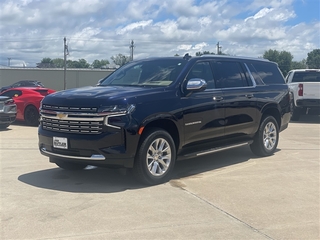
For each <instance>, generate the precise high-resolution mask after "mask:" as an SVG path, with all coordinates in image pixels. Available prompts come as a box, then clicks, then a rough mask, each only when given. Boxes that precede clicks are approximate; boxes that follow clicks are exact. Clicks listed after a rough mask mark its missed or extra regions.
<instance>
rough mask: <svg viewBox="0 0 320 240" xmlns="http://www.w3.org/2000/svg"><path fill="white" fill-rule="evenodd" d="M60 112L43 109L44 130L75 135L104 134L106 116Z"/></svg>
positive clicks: (42, 121)
mask: <svg viewBox="0 0 320 240" xmlns="http://www.w3.org/2000/svg"><path fill="white" fill-rule="evenodd" d="M79 109H81V108H79ZM59 110H60V111H61V110H62V108H59ZM60 111H54V110H52V109H51V110H45V109H43V108H42V109H41V111H40V113H41V118H40V121H41V126H42V128H43V129H44V130H48V131H53V132H64V133H75V134H100V133H102V130H103V125H104V124H103V122H104V116H101V115H98V114H97V113H88V112H81V113H80V112H69V111H68V112H65V111H64V112H60Z"/></svg>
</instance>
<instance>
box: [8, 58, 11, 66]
mask: <svg viewBox="0 0 320 240" xmlns="http://www.w3.org/2000/svg"><path fill="white" fill-rule="evenodd" d="M10 60H11V58H8V67H10Z"/></svg>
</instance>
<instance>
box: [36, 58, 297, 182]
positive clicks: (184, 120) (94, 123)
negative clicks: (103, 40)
mask: <svg viewBox="0 0 320 240" xmlns="http://www.w3.org/2000/svg"><path fill="white" fill-rule="evenodd" d="M290 117H291V112H290V95H289V90H288V86H287V85H286V84H285V82H284V79H283V76H282V74H281V72H280V71H279V69H278V66H277V64H276V63H273V62H269V61H267V60H264V59H252V58H240V57H230V56H219V55H209V56H201V57H190V56H189V55H186V56H184V57H168V58H150V59H143V60H138V61H134V62H130V63H128V64H126V65H125V66H123V67H121V68H119V69H118V70H116V71H115V72H114V73H112V74H111V75H109V76H107V77H106V78H105V79H104V80H102V81H100V84H99V86H95V87H84V88H78V89H70V90H65V91H60V92H56V93H54V94H50V95H48V96H46V97H45V98H44V99H43V101H42V105H41V121H40V126H39V149H40V152H41V153H42V154H43V155H46V156H48V157H49V158H50V162H54V163H56V164H57V165H58V166H59V167H61V168H63V169H67V170H76V169H83V168H85V167H86V166H87V165H94V166H101V167H125V168H132V169H133V173H134V175H135V176H136V177H137V178H138V179H139V180H141V181H142V182H144V183H147V184H158V183H162V182H164V181H167V180H168V179H169V178H170V173H171V171H172V169H173V168H174V165H175V161H176V160H182V159H186V158H190V157H196V156H202V155H205V154H210V153H213V152H216V151H221V150H225V149H231V148H235V147H239V146H244V145H250V147H251V149H252V151H253V152H254V153H255V154H257V155H259V156H269V155H271V154H273V153H274V152H275V150H276V148H277V145H278V141H279V132H281V131H282V130H284V129H285V128H287V126H288V123H289V120H290Z"/></svg>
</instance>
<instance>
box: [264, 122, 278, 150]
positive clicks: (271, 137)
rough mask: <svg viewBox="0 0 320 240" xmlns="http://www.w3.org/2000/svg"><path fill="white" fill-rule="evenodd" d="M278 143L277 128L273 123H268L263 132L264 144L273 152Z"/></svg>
mask: <svg viewBox="0 0 320 240" xmlns="http://www.w3.org/2000/svg"><path fill="white" fill-rule="evenodd" d="M276 143H277V128H276V126H275V125H274V123H273V122H268V123H267V124H266V126H265V128H264V130H263V144H264V146H265V148H266V149H268V150H271V149H273V148H274V146H275V145H276Z"/></svg>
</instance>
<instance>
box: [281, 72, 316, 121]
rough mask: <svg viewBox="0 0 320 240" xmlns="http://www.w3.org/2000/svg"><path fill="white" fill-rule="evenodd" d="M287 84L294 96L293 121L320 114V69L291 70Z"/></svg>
mask: <svg viewBox="0 0 320 240" xmlns="http://www.w3.org/2000/svg"><path fill="white" fill-rule="evenodd" d="M286 83H287V84H288V86H289V88H290V91H291V92H292V94H293V104H294V106H293V114H292V117H291V120H293V121H297V120H299V118H300V116H301V115H303V114H308V113H316V114H320V69H296V70H291V71H290V72H289V73H288V75H287V77H286Z"/></svg>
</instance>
